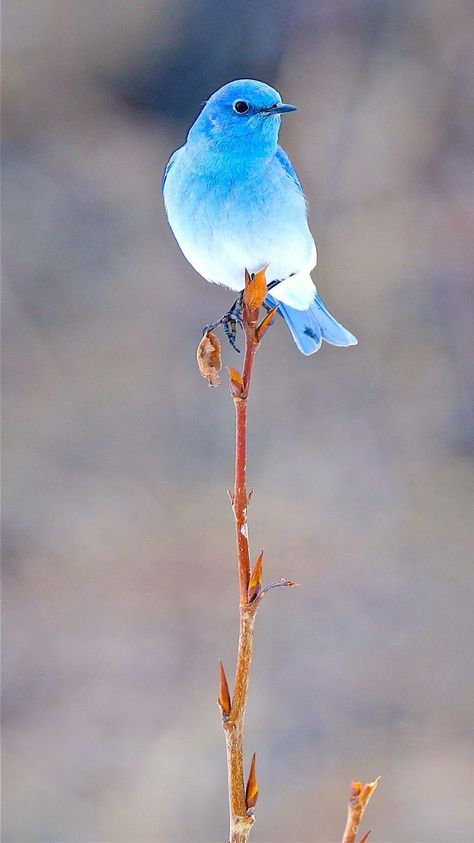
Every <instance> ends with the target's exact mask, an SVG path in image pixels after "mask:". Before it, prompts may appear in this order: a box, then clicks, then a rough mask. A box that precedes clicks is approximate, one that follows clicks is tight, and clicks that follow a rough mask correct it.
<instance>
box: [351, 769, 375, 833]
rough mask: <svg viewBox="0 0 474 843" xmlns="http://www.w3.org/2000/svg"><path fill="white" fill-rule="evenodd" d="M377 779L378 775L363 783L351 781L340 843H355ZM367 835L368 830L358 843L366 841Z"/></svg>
mask: <svg viewBox="0 0 474 843" xmlns="http://www.w3.org/2000/svg"><path fill="white" fill-rule="evenodd" d="M379 781H380V776H379V777H378V778H377V779H375V781H373V782H368V784H364V785H363V784H362V782H352V784H351V795H350V797H349V805H348V808H347V823H346V827H345V829H344V836H343V838H342V843H356V837H357V832H358V831H359V826H360V824H361V821H362V817H363V816H364V811H365V809H366V807H367V805H368V802H369V799H370V797H371V796H372V794H373V792H374V790H375V789H376V787H377V785H378V783H379ZM368 835H369V832H368V833H367V834H366V835H365V836H364V837H363V838H362V840H361V841H360V843H363V841H366V840H367V837H368Z"/></svg>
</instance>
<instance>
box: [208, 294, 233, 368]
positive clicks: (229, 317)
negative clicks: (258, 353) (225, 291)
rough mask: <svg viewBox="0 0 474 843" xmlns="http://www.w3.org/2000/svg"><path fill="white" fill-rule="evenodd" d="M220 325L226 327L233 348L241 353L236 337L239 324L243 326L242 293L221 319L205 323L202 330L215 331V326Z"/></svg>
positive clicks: (225, 330) (226, 333)
mask: <svg viewBox="0 0 474 843" xmlns="http://www.w3.org/2000/svg"><path fill="white" fill-rule="evenodd" d="M219 325H222V327H223V328H224V332H225V335H226V337H227V339H228V340H229V343H230V344H231V346H232V348H234V349H235V350H236V351H238V352H239V354H240V349H239V348H237V345H236V339H237V325H239V326H240V327H241V328H242V327H243V322H242V293H241V294H240V296H239V298H238V299H236V300H235V302H234V304H233V305H232V307H231V308H230V310H228V311H227V313H224V315H223V316H221V318H220V319H216V321H215V322H210V323H209V325H205V326H204V328H203V330H202V332H203V334H207V332H208V331H213V330H214V328H217V327H218V326H219Z"/></svg>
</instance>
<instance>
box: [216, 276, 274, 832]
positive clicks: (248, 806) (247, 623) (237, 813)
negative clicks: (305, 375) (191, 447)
mask: <svg viewBox="0 0 474 843" xmlns="http://www.w3.org/2000/svg"><path fill="white" fill-rule="evenodd" d="M266 292H267V285H266V281H265V270H263V271H262V272H258V273H256V275H255V276H254V277H253V278H250V276H249V275H248V273H246V274H245V290H244V293H243V296H242V321H243V329H244V335H245V353H244V363H243V368H242V374H240V373H239V372H237V371H236V370H235V369H231V368H229V370H228V371H229V379H230V390H231V394H232V398H233V401H234V407H235V476H234V489H233V493H232V494H231V495H230V498H231V502H232V507H233V511H234V521H235V540H236V545H237V570H238V578H239V597H240V600H239V604H240V606H239V608H240V627H239V644H238V651H237V664H236V669H235V679H234V693H233V697H232V705H231V710H230V714H229V716H228V717H226V718H223V726H224V731H225V738H226V750H227V772H228V783H229V809H230V843H246V841H247V840H248V837H249V834H250V829H251V827H252V825H253V822H254V817H253V814H254V809H255V803H256V801H257V796H258V785H257V778H256V767H255V756H254V757H253V759H252V764H251V767H250V773H249V777H248V781H247V785H246V784H245V778H244V765H243V734H244V718H245V707H246V704H247V693H248V686H249V679H250V668H251V663H252V651H253V630H254V623H255V614H256V611H257V608H258V605H259V603H260V596H261V594H262V593H263V590H262V589H261V577H262V559H263V555H262V554H261V555H260V557H259V559H258V560H257V562H256V564H255V567H254V571H253V576H252V578H251V571H250V569H251V565H250V550H249V539H248V525H247V509H248V505H249V500H250V497H251V494H250V495H249V494H248V493H247V401H248V396H249V390H250V382H251V378H252V371H253V365H254V361H255V355H256V353H257V350H258V347H259V345H260V342H261V340H262V338H263V336H264V334H265V333H266V331H267V329H268V328H269V327H270V325H271V323H272V321H273V316H274V313H273V314H267V315H266V316H265V318H264V319H263V320H262V322H261V324H260V325H257V322H258V317H259V311H260V306H261V305H262V303H263V301H264V299H265V296H266ZM288 582H289V581H288ZM281 584H283V583H281ZM249 585H251V588H250V589H249Z"/></svg>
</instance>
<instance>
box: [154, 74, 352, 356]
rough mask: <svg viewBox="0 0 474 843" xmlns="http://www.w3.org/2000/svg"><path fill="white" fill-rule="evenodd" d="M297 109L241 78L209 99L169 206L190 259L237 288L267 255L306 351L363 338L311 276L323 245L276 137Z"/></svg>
mask: <svg viewBox="0 0 474 843" xmlns="http://www.w3.org/2000/svg"><path fill="white" fill-rule="evenodd" d="M290 111H296V107H295V106H294V105H286V104H285V103H283V102H282V100H281V97H280V94H279V93H278V91H275V90H274V89H273V88H270V86H269V85H266V84H264V83H263V82H257V81H255V80H252V79H240V80H238V81H235V82H229V83H228V84H227V85H224V86H223V87H222V88H220V89H219V90H218V91H216V93H215V94H213V95H212V97H211V98H210V99H209V100H208V101H207V102H206V103H204V107H203V109H202V111H201V113H200V114H199V116H198V118H197V119H196V121H195V123H194V124H193V125H192V126H191V129H190V130H189V133H188V136H187V140H186V143H185V145H184V146H182V147H180V149H178V150H176V152H174V153H173V155H172V156H171V158H170V160H169V161H168V164H167V166H166V169H165V173H164V176H163V196H164V202H165V208H166V213H167V216H168V220H169V223H170V226H171V228H172V230H173V233H174V235H175V237H176V240H177V241H178V244H179V246H180V248H181V250H182V252H183V254H184V255H185V257H186V258H187V260H188V261H189V263H190V264H191V265H192V266H193V267H194V268H195V269H196V270H197V271H198V272H199V273H200V274H201V275H202V276H203V277H204V278H205V279H206V280H207V281H210V282H212V283H214V284H223V285H225V286H226V287H230V289H232V290H236V291H241V290H242V289H243V287H244V268H245V269H247V270H248V271H249V272H250V273H253V272H257V271H258V270H259V269H261V268H262V267H264V266H267V265H268V269H267V273H266V277H267V283H268V285H269V290H271V294H270V295H268V297H267V299H266V303H267V304H268V305H270V306H271V307H274V306H275V305H278V310H279V312H280V313H281V315H282V316H283V318H284V320H285V322H286V323H287V325H288V327H289V329H290V331H291V334H292V336H293V338H294V340H295V342H296V345H297V346H298V348H299V349H300V351H302V352H303V354H313V353H314V352H315V351H317V350H318V348H320V346H321V342H322V340H325V341H326V342H328V343H331V344H332V345H339V346H346V345H355V344H356V343H357V340H356V338H355V337H354V336H353V335H352V334H350V333H349V331H347V330H346V329H345V328H343V327H342V325H340V324H339V322H336V320H335V319H334V317H333V316H331V314H330V313H329V311H328V310H327V308H326V307H325V305H324V303H323V302H322V300H321V298H320V296H319V295H318V293H317V292H316V288H315V286H314V283H313V281H312V279H311V275H310V272H311V270H312V269H314V267H315V266H316V247H315V244H314V240H313V238H312V236H311V232H310V230H309V228H308V222H307V207H306V200H305V197H304V194H303V189H302V187H301V184H300V182H299V180H298V176H297V175H296V173H295V171H294V169H293V166H292V164H291V161H290V160H289V158H288V156H287V155H286V153H285V152H284V150H283V149H282V148H281V147H280V146H278V133H279V130H280V124H281V117H280V115H281V114H285V113H286V112H290Z"/></svg>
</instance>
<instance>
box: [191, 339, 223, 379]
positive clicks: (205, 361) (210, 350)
mask: <svg viewBox="0 0 474 843" xmlns="http://www.w3.org/2000/svg"><path fill="white" fill-rule="evenodd" d="M196 356H197V362H198V366H199V371H200V372H201V375H202V376H203V378H207V380H208V381H209V385H210V386H219V384H220V382H221V379H220V377H219V372H220V370H221V368H222V363H221V344H220V341H219V338H218V337H216V335H215V334H213V333H212V331H208V332H207V334H204V336H203V338H202V340H201V342H200V343H199V345H198V347H197V352H196Z"/></svg>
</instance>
